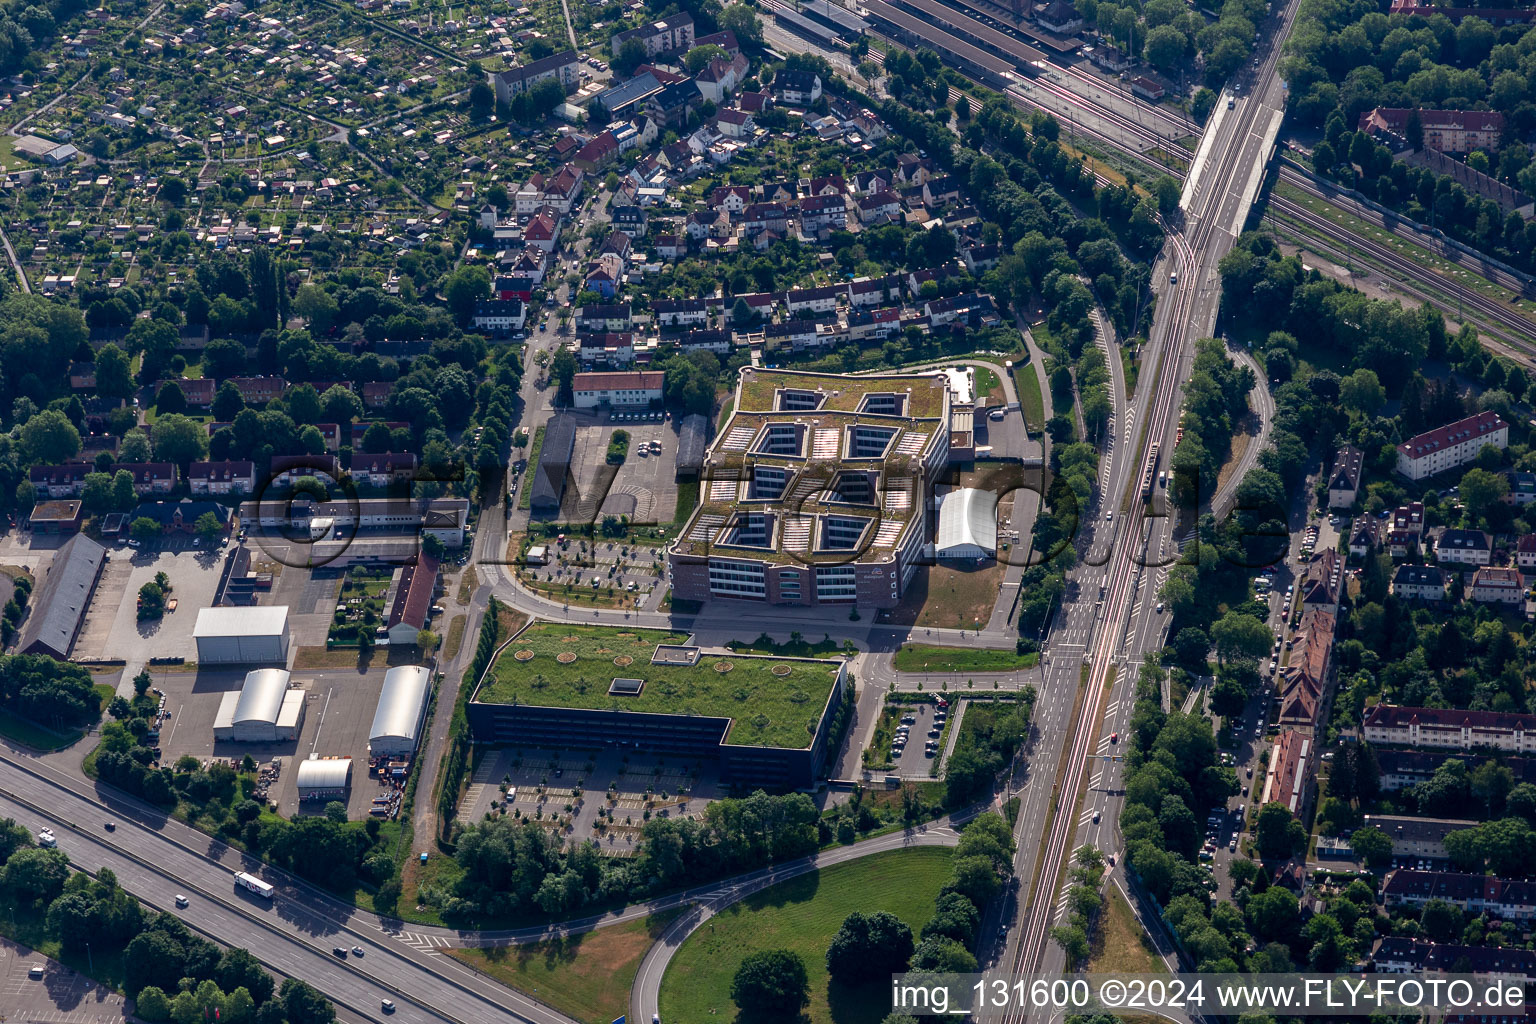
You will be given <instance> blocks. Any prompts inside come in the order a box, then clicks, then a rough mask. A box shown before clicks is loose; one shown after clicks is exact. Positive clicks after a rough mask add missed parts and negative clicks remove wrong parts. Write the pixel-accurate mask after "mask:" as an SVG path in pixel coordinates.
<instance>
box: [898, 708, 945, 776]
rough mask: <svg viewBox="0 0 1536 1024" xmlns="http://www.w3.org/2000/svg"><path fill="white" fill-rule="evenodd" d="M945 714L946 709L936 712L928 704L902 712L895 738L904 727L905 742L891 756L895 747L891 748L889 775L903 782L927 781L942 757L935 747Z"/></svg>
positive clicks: (936, 746) (935, 709)
mask: <svg viewBox="0 0 1536 1024" xmlns="http://www.w3.org/2000/svg"><path fill="white" fill-rule="evenodd" d="M947 713H948V709H947V708H944V709H940V708H936V707H934V705H932V704H915V705H910V706H908V707H906V708H905V709H904V710H903V712H902V716H901V724H900V725H898V726H897V736H898V737H899V736H901V735H902V732H901V728H902V726H905V727H906V729H907V733H906V735H907V736H908V739H907V742H906V743H904V744H902V745H901V748H900V752H899V753H895V752H896V750H897V747H896V746H894V745H893V746H892V748H891V751H892V752H893V753H894V756H893V757H892V758H891V760H892V761H893V762H894V763H895V768H894V769H893V770H892V772H891V774H893V775H900V776H901V777H902V778H904V779H926V778H930V777H931V771H932V768H933V763H934V762H935V761H936V760H938V758H939V755H940V754H941V753H942V751H941V750H940V748H939V746H938V744H939V741H940V735H942V733H943V731H944V721H945V716H946V715H947ZM929 744H932V746H930V745H929Z"/></svg>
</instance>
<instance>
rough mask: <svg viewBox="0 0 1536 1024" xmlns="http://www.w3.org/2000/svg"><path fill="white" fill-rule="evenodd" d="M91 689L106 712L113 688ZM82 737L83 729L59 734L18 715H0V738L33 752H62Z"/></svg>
mask: <svg viewBox="0 0 1536 1024" xmlns="http://www.w3.org/2000/svg"><path fill="white" fill-rule="evenodd" d="M91 689H92V690H93V691H95V693H96V699H97V700H98V701H100V703H101V707H102V710H106V707H107V705H108V704H110V703H112V698H113V696H115V695H116V693H117V688H116V687H115V686H108V685H107V684H106V683H97V684H96V685H95V686H93V687H91ZM84 735H85V730H84V729H66V730H64V731H63V732H60V731H58V730H55V729H50V728H48V727H47V726H46V725H40V724H38V723H37V722H33V721H31V720H30V719H26V718H22V717H21V716H20V715H14V714H4V715H0V736H4V737H5V738H6V739H8V740H10V741H12V742H13V743H20V744H22V745H24V746H28V747H31V748H32V749H34V750H63V749H64V748H65V747H67V746H69V745H70V744H71V743H74V742H75V741H76V740H78V739H80V737H82V736H84Z"/></svg>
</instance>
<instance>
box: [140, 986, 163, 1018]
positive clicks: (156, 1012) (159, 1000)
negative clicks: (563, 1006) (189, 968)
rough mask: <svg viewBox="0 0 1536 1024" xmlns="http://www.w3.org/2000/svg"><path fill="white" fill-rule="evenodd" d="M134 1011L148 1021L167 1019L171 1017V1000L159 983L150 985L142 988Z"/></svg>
mask: <svg viewBox="0 0 1536 1024" xmlns="http://www.w3.org/2000/svg"><path fill="white" fill-rule="evenodd" d="M133 1009H134V1013H135V1015H136V1016H139V1017H142V1018H144V1019H145V1020H147V1021H166V1020H170V1019H171V1001H170V1000H169V999H167V998H166V995H165V992H164V991H162V990H161V989H160V987H159V986H157V985H150V986H148V987H147V988H144V989H141V990H140V992H139V998H138V999H136V1000H134V1006H133Z"/></svg>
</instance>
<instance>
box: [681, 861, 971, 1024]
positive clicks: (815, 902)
mask: <svg viewBox="0 0 1536 1024" xmlns="http://www.w3.org/2000/svg"><path fill="white" fill-rule="evenodd" d="M949 862H950V851H949V850H947V849H941V848H936V847H919V848H916V849H911V850H896V851H892V852H890V853H880V854H875V855H873V856H869V857H865V858H863V859H861V860H856V861H851V862H849V863H847V864H838V865H836V866H835V867H831V868H827V869H826V870H825V871H819V872H813V873H811V874H808V875H804V876H802V877H800V878H795V879H791V880H790V881H788V882H782V883H780V884H778V885H775V886H771V887H770V888H768V889H765V890H763V891H762V892H760V893H757V894H756V895H755V896H752V897H751V898H749V899H746V900H742V901H741V902H739V903H735V904H733V905H732V906H730V907H728V908H726V910H725V911H724V912H722V913H720V914H718V915H716V916H715V917H714V918H713V919H711V920H710V922H709V923H708V924H706V925H704V927H702V928H701V929H699V930H698V931H696V932H694V933H693V935H691V936H689V938H688V940H687V941H686V942H684V943H683V945H682V947H681V948H679V949H678V951H677V955H676V956H675V957H673V959H672V964H671V966H670V967H669V969H668V970H667V973H666V976H665V977H664V978H663V979H662V982H661V1019H662V1020H685V1021H707V1020H711V1019H718V1020H721V1021H722V1022H724V1021H730V1020H732V1019H733V1018H735V1017H736V1016H737V1012H736V1007H735V1005H734V1004H733V1003H732V1002H731V996H730V990H731V978H732V977H733V976H734V975H735V973H736V968H737V967H739V966H740V965H741V961H742V958H743V957H745V956H746V955H747V954H748V953H753V952H757V951H759V950H765V949H790V950H793V951H794V952H796V953H798V954H800V957H801V958H802V959H803V960H804V961H805V969H806V973H807V974H808V975H809V976H810V982H811V1004H810V1006H808V1007H806V1017H805V1019H806V1020H808V1021H810V1024H834V1022H835V1024H877V1022H879V1021H881V1020H883V1019H884V1018H885V1016H886V1013H887V1012H888V1008H889V1006H890V997H889V993H888V983H887V982H886V981H885V980H884V979H880V980H877V981H875V982H872V983H870V984H869V985H867V986H860V987H858V988H850V987H847V986H843V985H835V986H834V985H831V984H830V983H829V980H828V977H827V967H826V960H825V957H826V953H827V946H828V945H829V944H830V943H831V941H832V937H833V936H834V935H836V934H837V930H838V928H840V927H842V924H843V919H844V918H846V917H847V916H848V915H849V914H851V913H853V912H854V911H855V910H862V911H865V912H868V911H870V910H875V909H879V910H886V911H889V912H890V913H892V914H895V915H896V916H897V917H898V918H900V919H901V920H902V921H904V922H906V923H907V925H908V926H909V927H911V929H912V931H913V934H914V935H915V934H916V933H917V932H918V931H919V930H920V929H921V928H922V926H923V925H924V924H925V923H926V922H927V920H928V918H929V917H930V916H931V915H932V913H933V901H934V900H935V899H936V898H937V897H938V894H939V889H940V888H941V887H942V886H943V885H944V883H945V882H946V881H948V879H949Z"/></svg>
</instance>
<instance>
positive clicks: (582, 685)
mask: <svg viewBox="0 0 1536 1024" xmlns="http://www.w3.org/2000/svg"><path fill="white" fill-rule="evenodd" d="M687 640H688V637H686V636H684V635H681V634H677V633H668V632H664V631H661V630H625V629H620V628H609V627H602V626H577V625H570V624H565V623H548V622H533V623H530V624H529V625H528V626H527V627H525V628H524V629H523V631H522V632H521V633H519V634H518V635H517V636H516V637H514V638H513V639H512V641H511V642H510V643H508V644H507V646H506V647H505V648H504V650H503V651H502V653H501V655H500V656H499V657H498V658H497V660H496V662H494V663H493V664H492V665H491V667H490V668H489V669H488V670H487V671H486V674H485V676H484V677H483V678H482V680H481V683H480V686H479V689H478V691H477V692H476V693H475V695H474V697H473V698H472V699H471V701H470V704H469V707H468V715H469V724H470V728H471V730H472V731H473V733H474V736H475V739H476V740H477V741H478V742H482V743H492V744H512V743H516V744H526V745H528V746H545V747H557V748H563V749H569V748H571V747H578V748H583V747H584V748H590V749H602V748H608V747H618V748H622V749H625V750H633V751H635V752H637V753H641V754H647V755H655V754H668V755H681V756H684V757H695V758H699V759H700V760H704V761H709V762H711V763H717V764H718V766H719V770H720V775H721V778H722V779H724V780H726V781H727V782H741V783H750V784H752V785H762V786H767V787H771V788H779V789H797V788H803V787H808V786H811V785H813V784H814V783H815V780H816V779H817V778H818V777H819V775H820V773H821V771H822V768H823V765H824V762H825V759H826V757H827V753H828V751H827V744H828V741H829V738H830V736H831V733H832V722H833V719H834V717H835V714H836V712H837V709H838V708H839V707H840V706H841V704H842V702H843V701H844V699H846V698H847V697H848V696H849V693H848V691H849V690H851V688H852V687H851V682H850V679H849V675H848V663H847V662H846V661H844V660H843V659H841V658H837V659H815V658H780V657H759V656H754V655H717V654H705V653H704V652H703V651H702V650H701V649H700V648H699V647H696V646H692V645H690V644H688V643H687ZM742 694H748V695H749V696H750V700H748V701H746V702H743V699H742V696H741V695H742Z"/></svg>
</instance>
